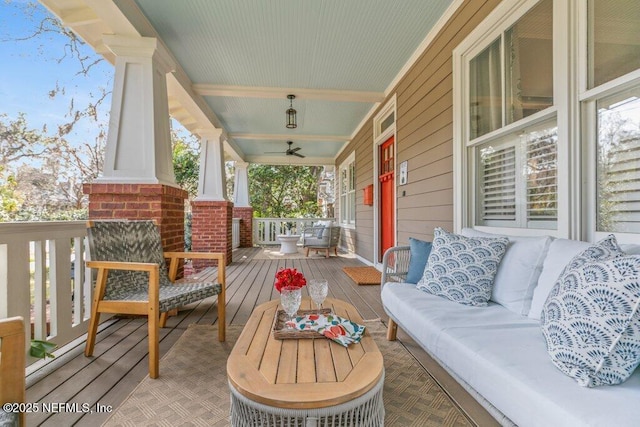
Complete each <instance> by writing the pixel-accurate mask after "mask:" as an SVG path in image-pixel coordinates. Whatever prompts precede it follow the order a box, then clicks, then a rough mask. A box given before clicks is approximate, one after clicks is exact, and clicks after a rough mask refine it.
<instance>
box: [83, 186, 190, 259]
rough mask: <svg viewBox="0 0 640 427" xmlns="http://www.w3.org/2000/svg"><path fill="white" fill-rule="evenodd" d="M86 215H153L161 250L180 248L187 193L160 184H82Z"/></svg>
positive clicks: (91, 217) (120, 216) (117, 216)
mask: <svg viewBox="0 0 640 427" xmlns="http://www.w3.org/2000/svg"><path fill="white" fill-rule="evenodd" d="M83 192H84V194H88V195H89V219H130V220H143V219H153V220H155V221H156V222H157V224H158V225H159V229H160V236H162V247H163V248H164V250H165V251H180V252H181V251H184V201H185V200H186V199H187V197H188V193H187V192H186V191H185V190H182V189H181V188H176V187H171V186H168V185H164V184H85V185H84V187H83Z"/></svg>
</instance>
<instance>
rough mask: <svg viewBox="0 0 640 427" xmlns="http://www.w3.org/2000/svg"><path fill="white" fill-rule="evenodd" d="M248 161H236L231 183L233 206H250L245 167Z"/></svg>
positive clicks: (247, 177)
mask: <svg viewBox="0 0 640 427" xmlns="http://www.w3.org/2000/svg"><path fill="white" fill-rule="evenodd" d="M248 166H249V163H246V162H236V167H235V169H236V173H235V180H234V184H233V190H234V191H233V206H234V207H241V208H245V207H250V206H251V204H250V203H249V175H248V174H247V167H248Z"/></svg>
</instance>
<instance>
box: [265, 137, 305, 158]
mask: <svg viewBox="0 0 640 427" xmlns="http://www.w3.org/2000/svg"><path fill="white" fill-rule="evenodd" d="M287 145H288V146H289V147H288V148H287V151H285V152H284V154H286V155H287V156H297V157H301V158H304V157H305V156H303V155H302V154H300V153H298V150H300V147H296V148H292V147H291V146H292V145H293V141H287ZM267 153H281V151H267Z"/></svg>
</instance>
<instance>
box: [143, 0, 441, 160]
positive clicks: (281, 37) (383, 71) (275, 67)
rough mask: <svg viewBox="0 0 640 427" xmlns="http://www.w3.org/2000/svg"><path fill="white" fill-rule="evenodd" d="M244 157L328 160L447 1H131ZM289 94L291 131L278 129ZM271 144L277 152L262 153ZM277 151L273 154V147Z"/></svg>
mask: <svg viewBox="0 0 640 427" xmlns="http://www.w3.org/2000/svg"><path fill="white" fill-rule="evenodd" d="M135 3H136V4H137V6H138V7H139V9H140V10H141V11H142V13H143V14H144V15H145V17H146V18H147V19H148V21H149V23H150V24H151V25H152V26H153V28H154V29H155V31H156V32H157V33H158V35H159V36H160V38H161V39H162V40H163V41H164V43H165V44H166V46H167V47H168V48H169V50H170V51H171V52H172V54H173V55H174V56H175V58H176V59H177V61H178V62H179V63H180V65H181V67H182V68H183V69H184V71H185V72H186V74H187V75H188V77H189V79H190V80H191V81H192V82H193V84H194V86H193V88H194V90H195V92H196V93H198V94H199V95H201V96H203V98H204V99H205V101H206V103H207V104H208V106H209V107H210V108H211V109H212V110H213V112H214V113H215V115H216V116H217V118H218V119H219V121H220V123H221V125H222V126H223V127H224V129H225V131H226V132H227V133H228V134H229V135H230V136H231V137H232V138H233V140H234V142H235V144H236V145H237V147H239V148H240V150H241V151H242V153H243V155H244V157H245V159H246V160H248V161H254V162H271V163H288V162H292V163H295V162H299V161H301V159H299V158H297V157H293V156H285V155H284V151H285V150H286V148H287V146H286V141H287V140H291V141H293V142H294V147H301V149H300V150H299V152H300V153H302V154H304V155H305V156H307V162H311V163H316V162H317V163H324V162H326V161H327V159H331V160H333V159H334V158H335V156H336V155H337V154H338V153H339V152H340V150H341V149H342V148H343V146H344V145H345V144H346V143H347V141H348V139H349V138H350V137H351V136H352V134H353V133H354V131H356V130H357V128H358V126H359V125H360V123H361V122H362V120H363V119H364V118H365V117H366V116H367V114H368V113H369V112H370V111H371V109H372V108H373V107H374V106H375V104H376V102H380V101H381V100H383V98H384V95H385V91H386V90H388V89H389V86H390V85H391V84H392V82H393V81H394V79H395V78H396V77H397V75H398V73H399V72H400V71H401V69H402V68H403V66H405V64H406V63H407V62H408V61H409V60H410V58H411V57H412V55H413V54H414V52H415V51H416V49H418V47H419V46H420V44H421V43H422V42H423V40H425V38H426V36H427V35H428V34H429V32H430V30H431V29H432V28H433V26H434V25H435V24H436V22H437V21H438V20H439V19H440V17H441V16H442V15H443V13H444V12H445V11H446V9H447V8H448V7H449V6H450V4H451V3H452V0H428V1H426V0H402V1H389V0H268V1H265V0H188V1H175V0H135ZM289 93H292V94H294V95H296V99H295V100H294V101H293V106H294V108H295V109H296V110H297V112H298V114H297V119H298V127H297V129H293V130H291V129H287V128H285V110H286V109H287V108H288V107H289V100H288V99H287V98H286V95H287V94H289ZM272 151H276V153H268V152H272ZM278 152H279V153H278Z"/></svg>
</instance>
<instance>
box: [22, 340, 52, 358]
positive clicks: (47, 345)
mask: <svg viewBox="0 0 640 427" xmlns="http://www.w3.org/2000/svg"><path fill="white" fill-rule="evenodd" d="M56 347H58V345H57V344H54V343H52V342H47V341H40V340H31V347H30V348H29V354H30V355H31V356H33V357H37V358H38V359H46V358H47V357H50V358H52V359H53V358H55V357H56V356H54V355H53V354H52V353H51V352H52V351H53V350H55V349H56Z"/></svg>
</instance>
